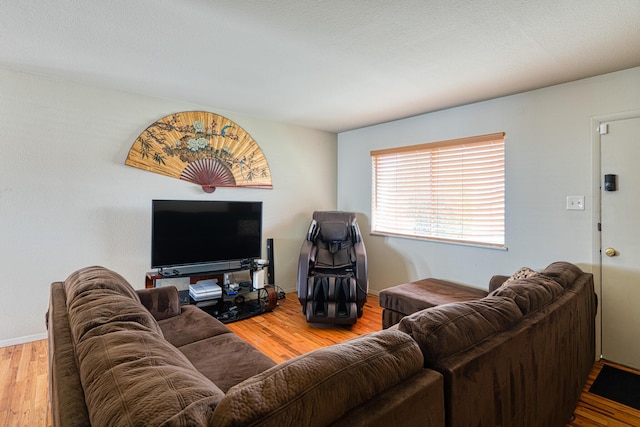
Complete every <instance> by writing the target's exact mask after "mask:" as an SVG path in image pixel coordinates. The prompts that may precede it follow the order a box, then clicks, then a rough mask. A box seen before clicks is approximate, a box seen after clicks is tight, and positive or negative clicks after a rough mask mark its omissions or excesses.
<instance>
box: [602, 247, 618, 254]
mask: <svg viewBox="0 0 640 427" xmlns="http://www.w3.org/2000/svg"><path fill="white" fill-rule="evenodd" d="M604 254H605V255H606V256H616V254H617V252H616V250H615V249H613V248H607V249H605V250H604Z"/></svg>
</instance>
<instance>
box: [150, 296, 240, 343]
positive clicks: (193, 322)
mask: <svg viewBox="0 0 640 427" xmlns="http://www.w3.org/2000/svg"><path fill="white" fill-rule="evenodd" d="M181 311H182V314H180V316H174V317H168V318H166V319H163V320H160V321H159V322H158V325H160V329H162V334H163V335H164V338H165V339H166V340H167V341H169V342H170V343H171V344H173V345H174V346H176V347H182V346H184V345H187V344H191V343H193V342H196V341H200V340H206V339H207V338H211V337H215V336H217V335H220V334H231V333H232V332H231V329H229V328H227V327H226V326H225V325H224V324H223V323H222V322H221V321H219V320H218V319H216V318H215V317H213V316H211V315H210V314H207V313H206V312H204V311H202V310H201V309H199V308H198V307H196V306H194V305H185V306H182V307H181Z"/></svg>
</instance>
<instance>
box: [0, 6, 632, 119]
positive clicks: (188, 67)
mask: <svg viewBox="0 0 640 427" xmlns="http://www.w3.org/2000/svg"><path fill="white" fill-rule="evenodd" d="M636 66H640V0H528V1H527V0H477V1H474V0H315V1H313V0H273V1H269V0H24V1H22V0H5V1H3V2H2V4H1V5H0V67H2V68H8V69H14V70H21V71H27V72H35V73H40V74H45V75H51V76H54V77H61V78H64V79H68V80H72V81H77V82H84V83H88V84H93V85H99V86H103V87H108V88H113V89H118V90H124V91H128V92H132V93H138V94H142V95H149V96H154V97H160V98H168V99H173V100H179V101H186V102H190V103H195V104H200V105H207V106H211V107H212V108H219V109H222V110H226V111H233V112H236V113H241V114H245V115H250V116H255V117H261V118H264V119H269V120H275V121H280V122H285V123H291V124H298V125H301V126H306V127H310V128H316V129H322V130H326V131H331V132H341V131H345V130H350V129H355V128H359V127H363V126H367V125H370V124H375V123H381V122H386V121H390V120H395V119H399V118H403V117H408V116H413V115H417V114H422V113H427V112H431V111H436V110H440V109H444V108H448V107H453V106H458V105H463V104H468V103H471V102H476V101H480V100H486V99H491V98H496V97H500V96H504V95H509V94H513V93H518V92H523V91H527V90H531V89H536V88H541V87H546V86H550V85H554V84H558V83H563V82H567V81H572V80H577V79H581V78H585V77H590V76H594V75H598V74H603V73H607V72H611V71H617V70H622V69H626V68H631V67H636ZM639 84H640V83H639ZM214 112H215V111H214Z"/></svg>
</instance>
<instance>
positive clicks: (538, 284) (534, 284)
mask: <svg viewBox="0 0 640 427" xmlns="http://www.w3.org/2000/svg"><path fill="white" fill-rule="evenodd" d="M563 290H564V289H563V288H562V286H560V285H559V284H558V283H557V282H556V281H554V280H552V279H550V278H548V277H546V276H544V275H542V274H538V275H535V276H533V277H527V278H525V279H518V280H515V281H512V282H508V283H505V284H504V285H502V286H500V287H499V288H498V289H496V290H495V291H493V292H491V295H494V296H499V297H506V298H510V299H512V300H513V301H515V303H516V304H518V307H519V308H520V311H522V313H523V314H525V315H527V314H529V313H531V312H534V311H536V310H538V309H540V308H541V307H543V306H545V305H547V304H549V303H550V302H551V301H553V300H554V299H555V298H556V297H557V296H558V295H560V294H561V293H562V292H563Z"/></svg>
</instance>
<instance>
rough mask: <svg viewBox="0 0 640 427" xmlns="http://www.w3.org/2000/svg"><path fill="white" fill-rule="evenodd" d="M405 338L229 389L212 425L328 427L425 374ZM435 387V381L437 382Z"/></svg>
mask: <svg viewBox="0 0 640 427" xmlns="http://www.w3.org/2000/svg"><path fill="white" fill-rule="evenodd" d="M422 366H423V357H422V353H421V352H420V348H419V347H418V345H417V343H416V342H415V341H414V340H413V339H411V337H409V335H407V334H405V333H402V332H399V331H394V330H385V331H380V332H374V333H371V334H367V335H363V336H360V337H358V338H355V339H352V340H350V341H345V342H343V343H340V344H335V345H332V346H329V347H324V348H321V349H318V350H315V351H312V352H310V353H307V354H304V355H302V356H299V357H296V358H294V359H291V360H288V361H286V362H284V363H281V364H279V365H277V366H274V367H273V368H270V369H268V370H266V371H264V372H262V373H260V374H258V375H255V376H253V377H251V378H249V379H247V380H245V381H243V382H242V383H240V384H238V385H236V386H234V387H232V388H231V389H229V391H228V392H227V394H226V395H225V397H224V398H223V399H222V400H221V401H220V403H219V404H218V406H217V407H216V410H215V412H214V418H215V419H216V423H217V424H216V425H219V426H238V425H260V426H274V427H275V426H283V425H329V424H331V423H333V422H336V421H338V420H339V419H340V418H341V417H343V416H344V415H345V414H347V413H348V412H349V411H351V410H354V409H355V408H357V407H359V406H360V405H362V404H364V403H366V402H368V401H369V400H371V399H374V398H376V397H377V396H379V395H380V394H382V393H384V392H385V391H386V390H388V389H390V388H393V387H394V386H396V385H398V384H400V383H402V382H403V381H405V380H407V379H408V378H411V377H413V376H415V375H416V374H418V373H420V372H423V367H422ZM436 381H437V379H436Z"/></svg>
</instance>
